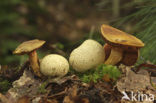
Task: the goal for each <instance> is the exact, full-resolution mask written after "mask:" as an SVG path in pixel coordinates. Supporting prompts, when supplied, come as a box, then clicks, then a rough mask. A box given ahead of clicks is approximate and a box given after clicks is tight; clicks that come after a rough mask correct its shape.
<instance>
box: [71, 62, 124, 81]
mask: <svg viewBox="0 0 156 103" xmlns="http://www.w3.org/2000/svg"><path fill="white" fill-rule="evenodd" d="M71 72H72V73H74V72H73V70H72V71H71ZM75 74H76V75H78V76H79V77H80V79H81V80H82V81H83V82H85V83H89V82H91V81H92V82H94V83H96V82H97V81H98V80H103V78H105V76H106V77H109V78H110V79H112V80H114V81H116V80H117V78H118V77H120V75H121V72H120V71H119V69H118V68H117V67H116V66H112V65H105V64H101V65H99V66H98V67H97V68H96V69H90V70H89V71H86V72H85V73H78V72H75ZM107 79H108V78H107Z"/></svg>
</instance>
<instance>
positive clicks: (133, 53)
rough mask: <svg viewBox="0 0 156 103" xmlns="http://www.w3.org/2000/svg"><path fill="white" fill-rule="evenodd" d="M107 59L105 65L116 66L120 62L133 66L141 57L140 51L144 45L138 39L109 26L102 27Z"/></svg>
mask: <svg viewBox="0 0 156 103" xmlns="http://www.w3.org/2000/svg"><path fill="white" fill-rule="evenodd" d="M101 32H102V37H103V38H104V40H105V42H106V44H105V45H104V49H105V53H106V59H105V64H111V65H115V64H118V63H119V62H121V63H123V64H125V65H128V66H130V65H133V64H134V63H136V61H137V59H138V56H139V49H140V48H141V47H143V46H144V43H143V42H142V41H141V40H139V39H138V38H136V37H134V36H132V35H130V34H128V33H125V32H123V31H121V30H118V29H116V28H113V27H111V26H108V25H102V26H101Z"/></svg>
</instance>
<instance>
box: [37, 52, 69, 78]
mask: <svg viewBox="0 0 156 103" xmlns="http://www.w3.org/2000/svg"><path fill="white" fill-rule="evenodd" d="M40 71H41V73H42V74H43V75H45V76H50V77H54V76H58V77H62V76H64V75H66V74H67V73H68V71H69V63H68V61H67V60H66V58H64V57H63V56H61V55H58V54H49V55H47V56H45V57H44V58H43V59H42V61H41V63H40Z"/></svg>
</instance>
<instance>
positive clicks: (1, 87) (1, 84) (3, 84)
mask: <svg viewBox="0 0 156 103" xmlns="http://www.w3.org/2000/svg"><path fill="white" fill-rule="evenodd" d="M11 86H12V85H11V82H9V81H8V80H3V79H2V78H0V91H1V92H2V93H5V92H7V91H8V89H9V88H10V87H11Z"/></svg>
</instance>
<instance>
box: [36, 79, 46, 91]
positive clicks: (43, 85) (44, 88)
mask: <svg viewBox="0 0 156 103" xmlns="http://www.w3.org/2000/svg"><path fill="white" fill-rule="evenodd" d="M46 86H47V82H46V81H45V82H43V83H42V84H41V85H40V86H39V87H38V93H40V94H44V93H46V92H47V90H46Z"/></svg>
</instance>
